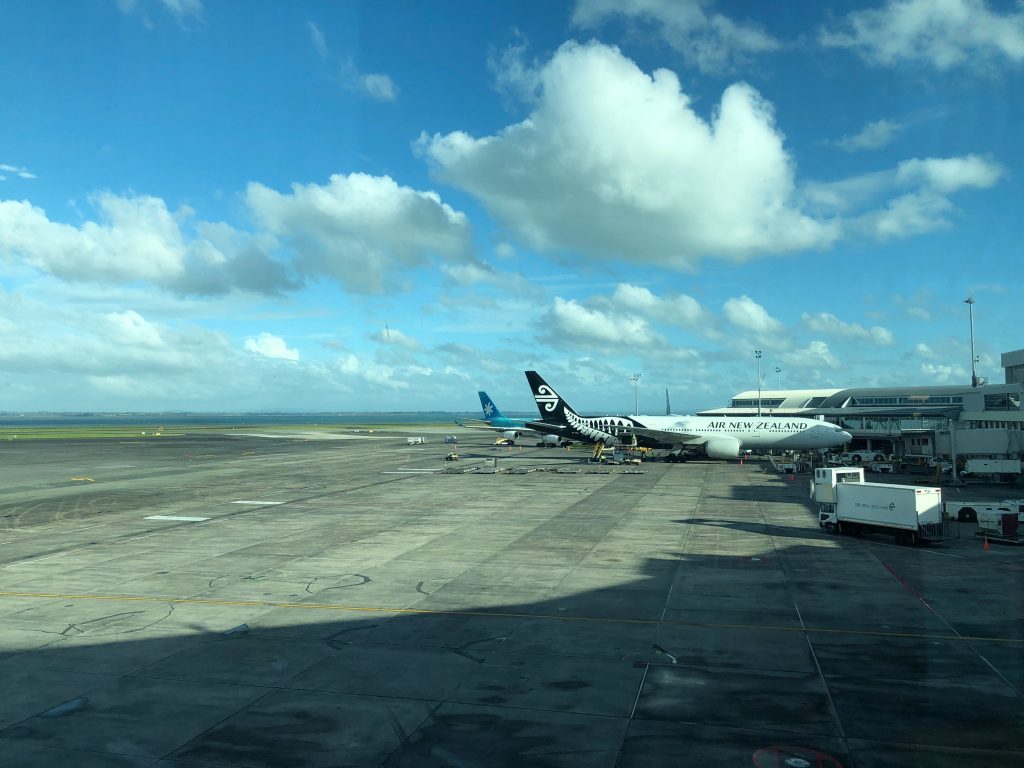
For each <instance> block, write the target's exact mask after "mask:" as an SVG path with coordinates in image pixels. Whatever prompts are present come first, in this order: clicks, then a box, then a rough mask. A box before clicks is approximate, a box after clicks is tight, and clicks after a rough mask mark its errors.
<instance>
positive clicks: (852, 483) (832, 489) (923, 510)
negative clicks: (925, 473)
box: [813, 467, 953, 544]
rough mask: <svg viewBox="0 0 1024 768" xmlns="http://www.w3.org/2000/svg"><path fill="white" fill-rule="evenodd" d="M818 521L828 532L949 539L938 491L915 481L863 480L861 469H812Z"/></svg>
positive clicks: (913, 539) (905, 541) (905, 540)
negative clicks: (914, 483) (878, 481)
mask: <svg viewBox="0 0 1024 768" xmlns="http://www.w3.org/2000/svg"><path fill="white" fill-rule="evenodd" d="M813 491H814V499H815V501H817V502H818V503H819V505H820V506H819V507H818V525H819V526H821V527H822V528H824V529H825V530H826V531H828V532H829V533H848V534H853V535H858V536H859V535H861V534H863V533H872V532H874V533H887V534H890V535H892V536H894V537H895V538H896V541H898V542H899V543H901V544H917V543H918V542H920V541H938V540H941V539H945V538H951V536H952V535H953V534H952V532H951V529H950V527H949V526H947V525H944V524H943V517H942V490H941V489H940V488H925V487H922V486H918V485H894V484H892V483H865V482H864V470H863V469H862V468H860V467H857V468H844V467H823V468H819V469H815V470H814V489H813Z"/></svg>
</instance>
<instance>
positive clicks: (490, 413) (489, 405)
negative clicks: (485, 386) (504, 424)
mask: <svg viewBox="0 0 1024 768" xmlns="http://www.w3.org/2000/svg"><path fill="white" fill-rule="evenodd" d="M477 394H478V395H480V408H481V409H483V412H484V420H485V421H490V420H491V419H503V418H505V417H504V416H502V414H501V411H499V410H498V406H496V405H495V404H494V401H493V400H491V398H490V397H488V395H487V393H486V392H477Z"/></svg>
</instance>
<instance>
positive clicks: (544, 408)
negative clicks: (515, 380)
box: [526, 371, 579, 424]
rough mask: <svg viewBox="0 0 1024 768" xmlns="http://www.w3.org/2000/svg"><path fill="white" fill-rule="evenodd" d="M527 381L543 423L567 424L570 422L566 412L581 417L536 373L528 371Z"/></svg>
mask: <svg viewBox="0 0 1024 768" xmlns="http://www.w3.org/2000/svg"><path fill="white" fill-rule="evenodd" d="M526 380H527V381H528V382H530V389H531V390H533V399H534V400H535V401H536V402H537V410H538V411H539V412H540V418H541V420H542V421H554V422H557V423H559V424H565V423H567V422H568V419H567V418H566V417H565V414H566V412H569V413H571V414H573V415H574V416H579V414H578V413H576V411H574V410H573V409H572V408H571V407H570V406H569V404H568V403H566V402H565V400H563V399H562V398H561V397H559V395H558V393H557V392H555V390H554V389H553V388H552V387H551V385H550V384H548V383H547V382H546V381H544V379H542V378H541V377H540V374H538V373H537V372H536V371H527V372H526Z"/></svg>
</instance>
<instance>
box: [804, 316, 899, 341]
mask: <svg viewBox="0 0 1024 768" xmlns="http://www.w3.org/2000/svg"><path fill="white" fill-rule="evenodd" d="M801 320H802V321H803V323H804V325H806V326H807V327H808V328H810V329H811V330H812V331H815V332H816V333H825V334H828V335H831V336H840V337H845V338H848V339H860V340H864V341H870V342H873V343H874V344H878V345H880V346H884V347H887V346H890V345H891V344H892V343H893V336H892V331H890V330H889V329H888V328H883V327H882V326H880V325H875V326H872V327H871V328H865V327H864V326H862V325H858V324H857V323H846V322H843V321H842V320H840V319H839V318H838V317H836V316H835V315H833V314H832V313H831V312H819V313H817V314H814V315H812V314H809V313H807V312H804V313H803V315H801Z"/></svg>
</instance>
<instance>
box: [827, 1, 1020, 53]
mask: <svg viewBox="0 0 1024 768" xmlns="http://www.w3.org/2000/svg"><path fill="white" fill-rule="evenodd" d="M819 42H820V43H821V44H822V45H824V46H826V47H837V48H849V49H852V50H855V51H856V52H857V53H858V54H860V55H861V56H862V57H863V58H864V59H865V60H866V61H868V62H870V63H872V64H877V65H881V66H896V65H899V64H902V63H905V62H921V63H923V64H927V65H929V66H932V67H934V68H935V69H937V70H940V71H944V70H949V69H953V68H954V67H966V68H970V67H977V66H982V65H991V64H994V63H1003V62H1010V63H1014V64H1019V63H1020V62H1021V61H1022V60H1024V9H1022V7H1021V5H1020V4H1019V3H1014V4H1009V9H1008V10H1007V12H1005V13H1000V12H999V11H997V10H993V9H992V7H991V6H990V4H989V3H987V2H985V0H888V2H886V3H884V4H883V5H882V6H881V7H879V8H868V9H863V10H857V11H853V12H852V13H850V14H849V15H848V16H846V18H845V19H844V20H843V21H842V23H841V24H840V25H839V27H838V29H836V30H822V31H821V33H820V35H819Z"/></svg>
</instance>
